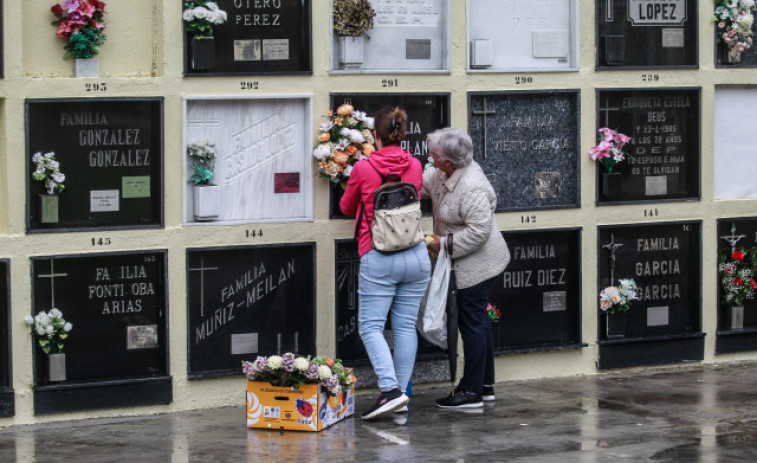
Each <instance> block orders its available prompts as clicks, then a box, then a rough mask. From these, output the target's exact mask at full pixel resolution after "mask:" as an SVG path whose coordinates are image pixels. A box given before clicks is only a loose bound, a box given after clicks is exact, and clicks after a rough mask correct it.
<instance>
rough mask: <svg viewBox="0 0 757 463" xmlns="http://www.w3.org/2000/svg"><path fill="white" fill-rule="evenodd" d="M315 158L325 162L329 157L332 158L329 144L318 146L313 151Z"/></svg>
mask: <svg viewBox="0 0 757 463" xmlns="http://www.w3.org/2000/svg"><path fill="white" fill-rule="evenodd" d="M313 156H315V158H316V159H318V160H319V161H323V160H324V159H326V158H327V157H329V156H331V147H330V146H329V145H328V144H327V143H322V144H320V145H318V146H317V147H316V148H315V150H314V151H313Z"/></svg>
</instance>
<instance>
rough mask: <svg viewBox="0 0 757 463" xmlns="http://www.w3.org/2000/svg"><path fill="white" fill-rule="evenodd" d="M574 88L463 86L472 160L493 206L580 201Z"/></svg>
mask: <svg viewBox="0 0 757 463" xmlns="http://www.w3.org/2000/svg"><path fill="white" fill-rule="evenodd" d="M579 100H580V92H579V91H578V90H548V91H533V92H469V93H468V111H469V114H468V121H469V122H468V131H469V133H470V136H471V138H472V139H473V160H474V161H476V162H478V163H479V164H480V165H481V168H482V169H483V170H484V172H485V173H486V176H487V177H488V178H489V181H490V182H491V184H492V187H494V191H495V193H496V194H497V212H505V211H518V210H533V209H559V208H568V207H578V206H579V204H580V192H581V185H580V177H581V176H580V171H579V165H580V159H579V155H578V154H579V152H580V137H579V133H580V127H579V124H580V122H579V121H580V114H579V112H580V101H579Z"/></svg>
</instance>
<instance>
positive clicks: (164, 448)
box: [0, 363, 757, 463]
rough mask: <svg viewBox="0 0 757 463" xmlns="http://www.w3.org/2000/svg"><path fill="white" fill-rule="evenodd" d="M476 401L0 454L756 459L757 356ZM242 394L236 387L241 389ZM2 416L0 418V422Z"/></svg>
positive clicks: (109, 425) (92, 430) (87, 436)
mask: <svg viewBox="0 0 757 463" xmlns="http://www.w3.org/2000/svg"><path fill="white" fill-rule="evenodd" d="M495 391H496V396H497V400H496V401H495V402H493V403H487V404H486V405H485V407H484V408H483V409H478V410H474V411H461V410H453V411H445V410H441V409H438V408H437V407H436V406H435V405H434V400H435V399H436V398H439V397H441V396H443V395H446V394H447V393H448V392H449V388H441V389H440V388H433V389H428V388H427V389H422V390H419V388H418V387H416V389H415V391H414V393H413V397H412V398H411V405H410V412H409V413H408V414H390V415H389V416H386V417H381V418H379V419H377V420H375V421H369V422H367V421H362V420H361V419H360V418H359V416H357V415H359V412H360V411H362V410H365V409H367V408H368V407H369V406H370V405H371V402H372V400H373V398H374V394H373V393H372V392H371V393H368V392H365V393H360V394H358V397H357V409H358V413H357V414H356V416H353V417H350V418H347V419H346V420H345V421H342V422H340V423H337V424H336V425H334V426H332V427H331V428H328V429H326V430H324V431H322V432H320V433H309V432H296V431H285V432H282V431H265V430H254V429H249V430H248V429H247V428H246V427H245V421H244V420H245V410H244V406H243V405H240V406H238V407H226V408H219V409H213V410H198V411H190V412H178V413H171V414H163V415H150V416H142V417H130V418H113V419H89V420H80V421H68V422H58V423H49V424H43V425H32V426H15V427H7V428H5V429H1V430H0V462H3V463H13V462H42V463H47V462H77V463H90V462H92V463H94V462H97V463H105V462H130V463H133V462H171V463H179V462H182V463H184V462H187V463H189V462H268V461H271V462H273V461H277V462H278V461H293V462H294V461H297V462H304V463H306V462H342V461H353V462H374V461H375V462H379V461H381V462H394V461H397V462H407V461H414V462H455V463H466V462H477V463H478V462H490V461H492V462H493V461H508V462H560V463H565V462H608V461H633V462H687V463H688V462H731V461H733V462H754V461H757V363H738V364H729V365H721V366H689V367H686V368H683V367H682V368H675V369H669V370H654V371H642V372H640V371H625V372H620V373H614V374H604V375H598V376H590V377H571V378H561V379H550V380H536V381H522V382H507V383H499V384H497V385H495ZM240 395H241V393H240ZM1 425H2V422H1V421H0V426H1Z"/></svg>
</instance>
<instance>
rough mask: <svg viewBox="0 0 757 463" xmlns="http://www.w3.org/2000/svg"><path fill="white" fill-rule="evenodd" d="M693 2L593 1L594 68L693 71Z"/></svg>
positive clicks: (695, 58)
mask: <svg viewBox="0 0 757 463" xmlns="http://www.w3.org/2000/svg"><path fill="white" fill-rule="evenodd" d="M697 9H698V4H697V1H696V0H667V1H664V2H663V1H660V0H596V21H597V23H596V47H595V49H596V51H597V69H617V68H647V69H650V68H696V67H698V65H699V59H698V53H699V46H698V41H697V40H698V38H697V37H698V27H697V26H698V22H699V19H698V14H697Z"/></svg>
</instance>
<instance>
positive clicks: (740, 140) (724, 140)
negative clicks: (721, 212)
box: [712, 87, 757, 199]
mask: <svg viewBox="0 0 757 463" xmlns="http://www.w3.org/2000/svg"><path fill="white" fill-rule="evenodd" d="M755 107H757V89H755V88H754V87H752V88H749V87H716V88H715V114H714V116H713V119H714V120H715V128H714V129H713V131H712V134H713V137H714V139H715V140H714V144H715V149H714V154H715V160H714V163H713V164H714V171H715V192H714V195H715V199H748V198H757V182H755V181H754V179H755V178H757V163H755V162H754V159H757V146H755V144H754V143H753V142H752V140H751V137H749V136H747V137H745V136H744V129H743V124H744V121H745V120H750V118H751V117H752V111H753V109H754V108H755Z"/></svg>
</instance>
